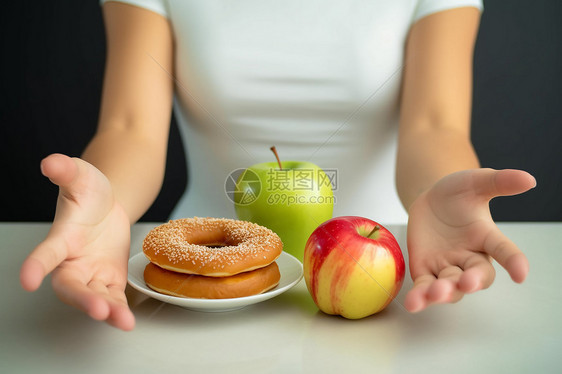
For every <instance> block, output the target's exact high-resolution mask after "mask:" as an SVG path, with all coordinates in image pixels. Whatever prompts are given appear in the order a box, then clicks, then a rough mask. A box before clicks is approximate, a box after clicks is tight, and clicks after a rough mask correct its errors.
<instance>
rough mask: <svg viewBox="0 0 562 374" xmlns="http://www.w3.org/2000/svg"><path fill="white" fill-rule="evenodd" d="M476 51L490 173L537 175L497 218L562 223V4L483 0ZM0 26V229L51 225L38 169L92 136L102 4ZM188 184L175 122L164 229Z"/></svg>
mask: <svg viewBox="0 0 562 374" xmlns="http://www.w3.org/2000/svg"><path fill="white" fill-rule="evenodd" d="M484 5H485V12H484V14H483V17H482V23H481V28H480V33H479V36H478V41H477V45H476V52H475V77H474V79H475V89H474V103H473V107H474V108H473V131H472V133H473V142H474V145H475V148H476V150H477V152H478V154H479V157H480V160H481V162H482V165H483V166H485V167H493V168H498V169H499V168H517V169H524V170H527V171H529V172H531V173H532V174H533V175H535V177H536V178H537V181H538V186H537V188H535V189H534V190H532V191H530V192H528V193H526V194H524V195H521V196H516V197H510V198H498V199H494V200H493V201H492V205H491V207H492V214H493V216H494V218H495V219H496V220H499V221H562V199H561V198H560V195H561V193H562V187H561V184H562V168H561V166H560V164H561V162H562V147H561V146H560V144H561V143H562V126H561V125H562V87H561V85H562V47H561V46H562V27H561V26H560V19H561V16H562V2H561V1H554V0H535V1H532V2H530V1H528V0H525V1H523V0H503V1H500V0H495V1H485V3H484ZM2 7H3V9H2V14H1V15H0V19H1V26H0V27H1V28H2V29H1V30H0V31H1V35H2V61H1V66H2V69H1V75H2V91H1V115H2V124H1V126H0V152H1V153H0V168H1V172H0V175H1V176H2V184H1V186H2V191H1V193H0V221H50V220H52V218H53V214H54V208H55V202H56V195H57V188H56V187H55V186H53V185H52V184H51V183H50V182H49V181H48V180H47V179H46V178H44V177H43V176H42V175H41V174H40V172H39V162H40V160H41V159H42V158H43V157H45V156H47V155H49V154H50V153H53V152H60V153H65V154H68V155H71V156H79V155H80V153H81V152H82V150H83V149H84V147H85V146H86V144H87V142H88V140H89V139H90V137H91V136H92V135H93V133H94V130H95V126H96V122H97V115H98V109H99V100H100V93H101V82H102V77H103V68H104V60H105V36H104V30H103V23H102V18H101V11H100V7H99V4H98V2H97V1H95V0H92V1H75V0H64V1H63V0H61V1H21V0H20V1H10V2H7V3H6V4H4V5H3V6H2ZM186 182H187V172H186V166H185V162H184V153H183V149H182V146H181V143H180V140H179V134H178V131H177V128H176V124H175V122H173V123H172V131H171V136H170V146H169V151H168V163H167V169H166V177H165V181H164V187H163V189H162V191H161V193H160V196H159V197H158V199H157V200H156V202H155V203H154V205H153V207H152V208H151V209H150V210H149V211H148V212H147V213H146V214H145V216H144V217H143V220H147V221H163V220H165V219H166V218H167V215H168V214H169V212H170V211H171V209H172V207H173V206H174V204H175V202H176V201H177V199H178V198H179V197H180V196H181V193H182V192H183V190H184V188H185V186H186Z"/></svg>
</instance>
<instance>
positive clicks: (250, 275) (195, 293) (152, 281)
mask: <svg viewBox="0 0 562 374" xmlns="http://www.w3.org/2000/svg"><path fill="white" fill-rule="evenodd" d="M280 278H281V275H280V273H279V267H278V266H277V263H275V262H273V263H271V264H269V265H267V266H266V267H263V268H260V269H256V270H252V271H249V272H245V273H239V274H237V275H232V276H229V277H206V276H203V275H193V274H182V273H176V272H174V271H169V270H165V269H162V268H160V267H158V266H156V265H154V264H153V263H149V264H148V265H147V266H146V268H145V270H144V280H145V282H146V284H147V286H148V287H150V288H151V289H153V290H154V291H156V292H159V293H162V294H165V295H170V296H176V297H192V298H200V299H230V298H236V297H244V296H251V295H257V294H260V293H263V292H265V291H268V290H270V289H272V288H274V287H275V286H277V284H278V283H279V279H280Z"/></svg>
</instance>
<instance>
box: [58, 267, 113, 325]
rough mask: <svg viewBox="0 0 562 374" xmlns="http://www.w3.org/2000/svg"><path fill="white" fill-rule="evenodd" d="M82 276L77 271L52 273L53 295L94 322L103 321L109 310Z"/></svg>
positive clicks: (106, 304) (104, 301)
mask: <svg viewBox="0 0 562 374" xmlns="http://www.w3.org/2000/svg"><path fill="white" fill-rule="evenodd" d="M83 278H84V274H83V273H81V272H79V271H77V270H68V269H61V270H60V271H56V272H55V273H53V277H52V283H53V289H54V290H55V293H56V294H57V296H58V297H59V299H61V300H62V301H63V302H64V303H66V304H68V305H71V306H73V307H75V308H77V309H79V310H81V311H83V312H84V313H86V314H88V315H89V316H90V317H92V318H93V319H95V320H105V319H107V317H108V316H109V312H110V308H109V304H108V302H107V301H106V300H105V298H104V297H103V296H102V295H100V294H99V293H98V292H96V290H94V289H92V288H90V287H88V284H87V283H86V282H85V281H84V279H83Z"/></svg>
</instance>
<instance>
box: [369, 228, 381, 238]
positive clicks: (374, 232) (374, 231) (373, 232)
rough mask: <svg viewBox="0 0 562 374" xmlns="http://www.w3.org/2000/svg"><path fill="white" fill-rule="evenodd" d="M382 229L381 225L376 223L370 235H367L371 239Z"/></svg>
mask: <svg viewBox="0 0 562 374" xmlns="http://www.w3.org/2000/svg"><path fill="white" fill-rule="evenodd" d="M380 229H381V227H380V226H379V225H375V227H373V229H372V230H371V232H370V233H369V235H367V238H369V239H373V237H372V236H373V235H376V233H377V231H379V230H380Z"/></svg>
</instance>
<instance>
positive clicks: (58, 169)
mask: <svg viewBox="0 0 562 374" xmlns="http://www.w3.org/2000/svg"><path fill="white" fill-rule="evenodd" d="M41 172H42V173H43V175H44V176H46V177H47V178H49V179H50V180H51V182H53V183H54V184H56V185H57V186H60V187H67V186H69V185H71V184H72V182H73V181H74V180H75V179H76V176H77V174H78V165H77V164H76V163H75V162H74V161H73V160H72V159H71V158H70V157H68V156H65V155H61V154H58V153H55V154H52V155H50V156H47V157H46V158H44V159H43V160H42V161H41Z"/></svg>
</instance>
